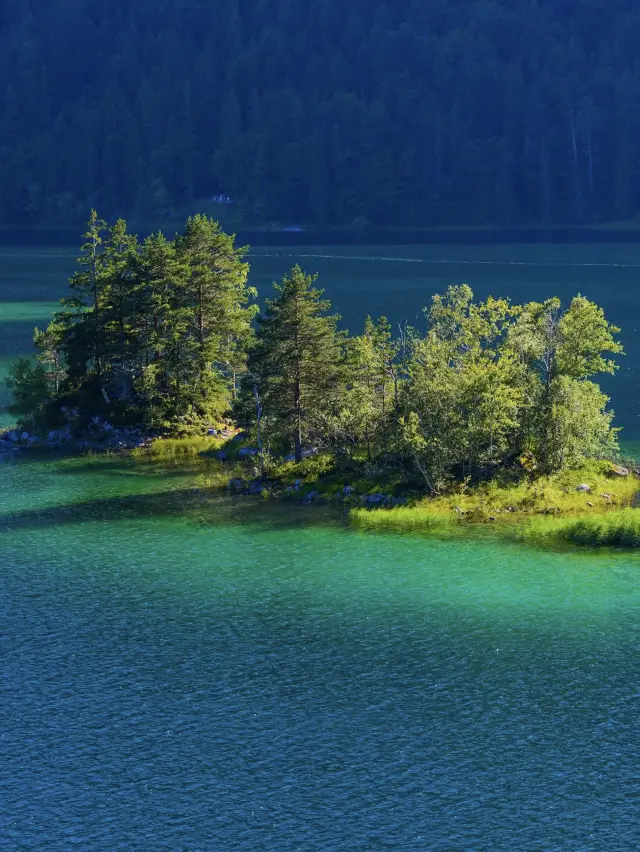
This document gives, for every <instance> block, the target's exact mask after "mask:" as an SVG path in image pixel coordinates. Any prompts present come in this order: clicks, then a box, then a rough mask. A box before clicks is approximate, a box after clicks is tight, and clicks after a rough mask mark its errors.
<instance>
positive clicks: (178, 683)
mask: <svg viewBox="0 0 640 852" xmlns="http://www.w3.org/2000/svg"><path fill="white" fill-rule="evenodd" d="M615 248H616V252H618V251H623V252H627V251H630V249H629V248H628V247H625V246H622V247H618V246H616V247H615ZM498 250H499V247H486V248H485V249H483V251H491V252H494V251H496V252H497V251H498ZM527 250H528V251H531V252H533V251H534V249H533V247H527ZM394 251H395V249H394ZM432 251H434V252H435V249H426V250H425V249H420V253H424V252H432ZM444 251H445V250H444V249H443V250H442V252H443V257H444ZM446 251H447V252H450V251H451V249H447V250H446ZM456 251H457V249H456ZM500 251H502V250H501V249H500ZM504 251H505V252H506V250H504ZM541 251H543V250H541ZM581 251H582V249H581ZM416 252H417V250H410V249H407V250H406V252H405V255H406V257H405V259H404V260H402V261H385V262H384V263H386V264H388V266H384V264H383V262H376V263H374V262H372V261H370V260H363V261H356V260H345V259H344V258H340V259H337V260H336V259H335V258H315V259H314V262H315V263H316V267H315V268H318V269H320V271H321V272H322V275H323V278H324V282H325V285H326V286H327V289H328V291H329V294H330V295H331V297H332V298H335V301H336V303H337V304H338V306H339V308H340V310H342V311H343V312H344V314H345V317H347V319H348V322H349V323H352V322H355V320H358V321H360V317H359V310H360V308H361V306H362V304H363V301H364V296H365V294H370V295H372V296H373V297H374V298H375V299H378V300H379V309H380V310H381V311H384V312H386V313H388V314H390V315H392V316H393V317H394V318H395V317H399V316H400V315H402V312H403V311H406V315H410V313H411V311H412V310H413V311H414V313H415V312H416V311H417V310H418V308H419V306H420V304H422V303H423V301H424V300H425V297H428V295H429V293H430V292H432V291H433V290H436V289H441V288H442V285H443V284H444V283H446V282H448V281H451V283H459V280H460V272H461V268H457V267H456V268H452V269H451V270H449V265H448V264H445V263H439V262H438V264H436V263H435V262H432V261H433V257H431V256H430V258H431V259H430V260H429V263H423V262H422V261H423V259H424V258H423V257H422V255H421V256H420V257H418V258H417V259H418V261H419V262H415V263H414V262H413V261H412V260H411V257H414V256H416ZM475 252H480V249H469V250H468V254H469V257H467V256H466V255H465V254H464V252H463V253H462V254H461V255H459V258H461V259H462V260H466V259H471V260H474V262H473V264H471V265H470V266H469V267H468V269H467V271H468V273H469V274H468V275H466V276H465V278H464V279H462V280H465V279H466V280H468V281H469V283H471V284H472V286H474V287H475V288H476V289H477V290H478V292H479V293H480V294H481V295H483V294H484V292H485V290H487V289H488V288H489V281H490V280H491V281H492V282H495V280H496V277H495V276H496V274H497V273H496V268H495V266H494V267H492V274H491V276H489V272H488V271H487V277H486V279H485V278H483V275H484V273H483V270H484V269H485V264H479V263H478V262H477V260H478V258H477V256H476V255H475V254H474V253H475ZM313 253H314V254H316V253H318V252H317V250H314V252H313ZM323 253H324V254H327V253H330V254H334V253H333V252H329V251H327V252H323ZM284 254H286V252H285V253H284ZM358 254H362V252H358ZM534 256H537V257H544V256H545V255H544V251H543V253H542V255H539V254H537V255H534ZM616 256H618V255H616ZM436 259H437V258H436ZM441 259H442V258H441ZM444 259H445V260H446V257H444ZM627 259H629V260H630V259H631V258H627ZM49 260H51V258H49V259H48V260H47V263H48V262H49ZM292 260H293V258H289V257H285V256H283V254H282V253H279V254H268V255H267V254H266V253H263V254H262V255H261V256H260V258H259V259H257V262H256V263H255V265H254V272H253V274H254V276H255V279H256V280H257V281H258V283H259V284H260V285H261V286H262V285H263V284H265V283H266V282H268V281H269V280H270V279H271V278H273V277H279V275H280V274H281V272H282V271H283V270H284V269H286V267H287V266H288V265H290V262H291V261H292ZM69 261H70V258H69V257H68V256H63V255H61V254H60V255H55V256H54V258H53V261H52V262H54V263H55V264H59V273H60V277H62V273H63V272H64V266H65V264H68V263H69ZM22 263H23V266H22V269H23V274H22V277H20V276H19V281H20V286H19V287H17V289H15V287H14V288H13V289H11V287H9V286H8V285H7V277H6V275H7V273H6V272H2V269H3V266H2V260H1V258H0V287H3V288H4V289H2V290H0V295H2V296H3V297H5V303H4V304H2V305H0V311H4V312H5V313H4V317H5V319H4V320H3V322H4V324H3V325H2V327H1V328H0V335H1V336H2V345H3V346H4V349H3V354H4V355H5V356H9V355H11V354H13V353H15V352H16V351H19V350H20V348H22V346H25V347H26V346H28V339H29V337H28V331H29V329H28V324H29V323H30V324H31V325H33V324H34V322H35V321H38V322H39V321H40V313H39V312H40V311H41V307H40V306H41V305H42V303H47V302H48V301H49V300H52V299H54V298H55V295H56V294H55V292H54V285H53V282H51V281H49V280H48V279H47V280H45V279H41V278H40V277H39V275H38V273H37V267H38V265H39V264H43V265H44V264H45V258H44V256H42V257H41V256H39V255H34V256H31V257H28V258H26V260H25V258H24V256H23V261H22ZM305 265H307V266H309V268H313V266H312V264H311V259H310V258H309V262H308V263H305ZM423 267H424V268H423ZM541 268H542V269H544V270H547V271H548V273H549V289H548V292H546V290H545V288H546V283H547V278H546V277H545V278H542V277H538V278H536V279H535V281H537V284H536V283H535V281H534V273H533V272H532V271H531V267H529V266H527V267H526V268H523V269H522V270H520V267H518V268H517V270H516V275H517V276H520V277H516V278H515V279H511V278H507V277H506V276H505V277H503V278H501V281H502V285H503V286H504V288H505V291H506V289H507V287H512V288H513V291H512V292H513V295H514V296H516V295H517V292H519V291H521V292H523V293H524V292H528V291H526V289H525V288H526V287H529V288H530V291H531V295H530V296H527V297H528V298H532V297H534V296H537V297H538V298H541V297H542V296H543V295H550V294H552V293H555V292H557V291H558V286H559V285H560V283H561V282H562V281H563V280H564V278H563V275H564V273H561V270H560V268H559V267H554V268H553V269H552V270H550V271H549V270H548V268H547V267H541ZM56 269H57V266H56ZM563 269H565V267H563ZM349 270H351V274H349ZM384 270H387V272H386V273H385V272H384ZM417 270H422V271H420V272H418V271H417ZM609 273H610V274H611V276H612V277H614V283H615V285H616V286H615V287H613V286H610V287H608V288H607V287H605V286H604V284H602V285H601V288H600V289H601V290H602V298H601V299H600V300H601V301H604V296H606V298H607V299H609V302H610V306H611V310H610V313H613V311H614V310H615V306H616V304H617V301H618V300H619V301H621V305H622V304H624V305H626V306H627V308H626V313H627V314H629V319H631V318H632V317H633V316H634V314H633V311H636V313H635V316H637V311H638V306H637V305H635V301H634V299H635V297H634V291H633V281H634V280H635V278H634V277H632V273H631V272H628V273H625V275H628V276H629V277H628V278H627V277H625V275H622V273H616V272H611V270H610V268H609V267H607V272H606V274H607V275H609ZM385 274H386V275H387V278H385V277H384V276H385ZM571 274H572V273H569V272H567V276H569V277H570V275H571ZM576 274H577V273H576ZM11 275H16V271H15V267H14V268H13V272H12V273H11ZM536 275H538V273H536ZM541 275H542V273H540V276H541ZM546 275H547V273H546V272H545V276H546ZM590 275H593V276H596V273H595V272H589V273H587V274H585V280H584V282H583V285H581V289H582V291H583V292H585V293H586V294H587V295H590V292H589V291H588V290H587V287H592V288H593V289H594V290H595V289H596V278H595V277H593V278H590V277H589V276H590ZM603 275H604V273H603ZM616 275H620V276H621V277H619V278H617V279H615V276H616ZM528 276H531V278H530V279H529V280H528V283H527V279H528ZM633 276H635V272H634V273H633ZM12 280H13V279H12ZM55 280H56V284H55V287H57V286H58V283H57V282H58V280H59V279H58V273H56V276H55ZM604 280H605V278H604V277H603V278H602V279H601V281H602V282H604ZM385 281H386V282H387V283H386V285H385ZM508 282H511V283H508ZM576 283H577V282H576V281H575V280H573V279H572V280H567V281H565V284H566V288H567V292H573V291H574V290H575V289H577V287H576V286H575V284H576ZM5 285H7V286H6V287H5ZM16 286H17V285H16ZM385 288H386V289H385ZM483 288H484V289H483ZM492 291H493V292H494V293H496V295H498V293H497V292H496V291H495V290H492ZM534 291H535V292H534ZM385 294H386V295H385ZM591 295H593V293H591ZM7 302H10V305H9V306H7ZM634 305H635V307H634ZM30 306H31V307H30ZM31 309H32V310H33V314H32V315H30V316H27V317H26V318H25V314H28V312H29V310H31ZM10 311H13V312H14V315H13V318H8V319H7V317H10ZM374 311H375V312H377V310H375V308H374ZM620 313H625V311H624V310H621V311H620ZM612 318H614V317H613V316H612ZM620 319H621V322H622V319H623V318H622V317H621V318H620ZM627 325H628V326H629V323H627ZM628 340H629V341H630V342H631V343H633V340H632V337H629V338H628ZM630 358H631V356H630ZM626 369H627V370H629V369H630V368H628V367H627V368H626ZM625 375H626V379H625V378H624V376H625ZM622 379H624V380H625V381H626V382H627V385H626V387H627V389H628V395H629V398H630V400H631V397H632V395H633V384H632V382H633V378H632V374H631V373H627V374H624V375H623V376H621V380H622ZM636 399H637V395H636ZM636 404H637V403H636V401H635V399H634V400H631V401H630V402H629V405H628V411H629V412H633V411H634V410H635V409H634V406H635V405H636ZM625 425H626V423H625ZM206 464H207V463H206V462H200V463H192V464H189V465H171V464H164V465H148V464H141V463H137V464H134V463H132V462H129V461H127V460H126V459H115V460H108V459H97V460H91V459H76V460H53V459H49V460H47V459H40V460H36V459H33V460H27V461H22V462H17V461H16V462H10V463H4V464H2V465H0V568H1V571H0V675H1V681H0V683H1V686H0V690H1V691H0V711H1V712H0V749H1V752H0V753H1V755H2V763H1V764H0V802H1V803H2V805H1V807H0V849H2V850H4V849H7V850H34V849H43V850H47V852H49V850H52V852H67V850H70V849H80V850H83V852H84V850H91V852H94V850H95V852H113V850H118V849H123V850H124V849H127V850H136V852H138V850H139V852H151V850H153V852H156V850H167V852H169V850H171V852H174V850H183V852H186V850H189V852H196V851H197V852H208V850H243V849H246V850H251V852H253V850H264V852H272V850H287V852H288V850H301V852H307V850H309V852H312V851H313V852H315V850H318V852H321V851H322V852H334V850H335V852H343V850H356V852H377V850H391V849H393V850H403V852H404V850H410V852H413V850H416V852H417V850H437V852H441V850H447V852H448V851H449V850H451V852H453V850H455V852H471V851H472V850H473V852H476V850H477V852H481V850H482V852H484V850H491V852H494V850H497V852H513V850H541V852H542V850H544V852H555V850H558V851H559V850H562V852H565V850H567V852H568V850H576V852H578V850H579V852H601V850H602V852H609V851H610V850H611V852H616V850H620V852H622V850H625V852H627V850H630V849H635V848H637V847H638V845H639V841H640V829H639V827H638V819H637V793H638V786H637V782H638V771H637V751H638V742H639V737H638V735H639V733H640V731H639V730H638V727H639V723H638V719H639V712H638V711H639V706H638V703H639V702H638V699H639V693H638V682H639V674H640V671H639V669H640V666H639V665H638V639H637V623H638V617H639V615H640V593H639V582H638V570H639V567H640V564H639V562H638V558H639V557H637V556H636V554H634V553H630V554H626V553H613V552H610V553H595V552H589V551H587V552H584V551H581V552H577V551H576V552H573V551H566V552H562V553H554V552H547V551H536V550H532V549H528V548H524V547H517V548H516V547H511V546H507V545H504V544H503V543H497V542H493V541H483V542H478V541H472V540H466V539H456V540H453V541H440V540H438V539H436V538H419V537H411V536H379V535H372V534H363V533H360V532H355V531H353V530H351V529H349V528H348V527H347V526H346V525H345V524H344V522H343V520H342V519H341V518H340V516H339V514H338V515H334V514H331V513H329V512H325V513H322V512H319V511H318V510H317V509H315V508H314V507H291V508H283V507H281V506H270V505H267V506H263V505H262V504H258V505H257V506H256V507H253V506H252V505H251V504H248V503H246V502H240V503H237V504H234V503H233V502H232V501H231V500H228V499H227V498H225V497H214V498H213V499H212V498H211V496H210V495H208V494H207V492H206V489H205V485H206V475H207V467H206Z"/></svg>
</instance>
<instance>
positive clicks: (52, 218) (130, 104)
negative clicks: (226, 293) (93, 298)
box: [0, 0, 640, 226]
mask: <svg viewBox="0 0 640 852" xmlns="http://www.w3.org/2000/svg"><path fill="white" fill-rule="evenodd" d="M639 43H640V10H639V9H638V6H637V3H634V2H633V0H583V2H580V3H578V2H576V0H394V2H393V3H388V4H386V5H385V4H384V3H382V2H380V0H352V2H349V3H345V2H343V0H316V2H313V3H309V2H307V0H159V1H158V2H155V3H150V2H148V0H110V2H109V3H101V4H95V3H90V2H89V0H11V2H5V3H2V4H1V5H0V89H1V91H2V98H1V99H0V170H1V173H0V224H5V225H14V226H15V225H19V226H30V225H35V224H38V223H45V224H64V223H68V224H73V225H75V224H76V223H77V222H79V221H80V220H81V219H83V218H84V213H85V211H86V210H87V209H88V208H89V207H90V206H91V205H94V206H97V207H98V208H99V209H100V210H102V211H104V212H105V213H106V214H107V215H109V216H118V215H128V216H133V217H135V218H136V219H137V220H138V221H154V222H157V221H161V220H170V219H171V218H172V217H174V216H176V215H181V212H184V211H185V209H188V210H190V212H197V210H198V209H199V205H200V206H201V205H202V203H203V201H204V200H206V199H211V198H212V197H213V196H215V195H224V196H229V197H230V199H232V200H233V201H234V202H235V204H234V208H233V209H234V212H235V214H236V216H237V220H238V221H243V222H245V223H248V224H260V223H271V222H274V223H280V224H292V223H301V224H314V225H317V226H328V225H331V226H334V225H350V224H353V223H354V222H355V223H356V224H360V225H364V224H366V222H371V223H373V224H376V225H398V226H402V225H415V226H429V225H435V224H441V225H442V224H449V225H451V224H468V225H485V224H495V225H514V224H525V225H531V226H538V225H541V224H542V225H545V224H559V223H572V224H573V223H593V222H604V221H622V220H630V219H632V218H633V217H635V216H636V215H637V214H638V213H640V156H639V154H640V143H639V141H638V140H640V109H639V108H638V107H639V106H640V65H639V64H638V61H637V46H638V44H639Z"/></svg>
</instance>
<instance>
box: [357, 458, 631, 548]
mask: <svg viewBox="0 0 640 852" xmlns="http://www.w3.org/2000/svg"><path fill="white" fill-rule="evenodd" d="M607 469H608V466H607V464H606V463H594V464H592V465H589V466H586V467H584V468H582V469H580V470H575V471H562V472H561V473H558V474H555V475H553V476H549V477H540V478H539V479H537V480H534V481H523V482H520V483H517V484H515V485H507V486H505V485H500V484H498V483H496V482H492V483H488V484H486V485H482V486H479V487H477V488H474V489H472V490H470V491H468V492H467V493H460V492H459V493H457V494H449V495H446V496H441V497H435V498H425V499H423V500H421V501H420V502H419V503H416V504H414V505H412V506H406V507H395V508H392V509H380V510H371V509H365V508H355V509H354V510H353V511H352V513H351V519H352V522H353V523H354V524H355V525H356V526H358V527H360V528H363V529H370V530H380V531H392V530H395V531H398V532H403V531H404V532H420V531H425V532H426V531H430V530H432V531H436V530H444V529H451V528H453V527H460V528H462V527H471V526H473V525H474V524H476V525H477V524H487V523H491V524H493V528H494V529H495V531H496V532H497V533H498V534H505V535H508V536H509V537H515V538H517V539H519V540H530V541H533V540H536V539H537V540H547V541H551V540H556V541H565V542H575V543H578V544H636V543H638V541H640V511H637V510H635V509H631V508H629V506H630V505H631V503H632V501H633V499H634V497H635V495H636V494H637V493H638V491H639V490H640V483H639V481H638V479H637V477H636V476H635V475H633V474H631V475H629V476H628V477H624V478H623V477H616V478H611V476H608V475H607V473H606V471H607ZM582 484H584V485H588V486H589V487H590V489H591V490H590V491H589V492H582V491H577V490H576V489H577V487H578V486H579V485H582Z"/></svg>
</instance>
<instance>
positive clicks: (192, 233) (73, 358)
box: [16, 211, 255, 435]
mask: <svg viewBox="0 0 640 852" xmlns="http://www.w3.org/2000/svg"><path fill="white" fill-rule="evenodd" d="M244 255H245V249H236V248H235V246H234V238H233V237H231V236H229V235H227V234H224V233H223V232H222V231H221V230H220V228H219V226H218V225H217V223H216V222H214V221H213V220H210V219H208V218H206V217H204V216H198V217H195V218H193V219H190V220H189V222H188V223H187V227H186V229H185V232H184V234H182V235H180V236H178V237H177V238H176V239H175V240H173V241H170V240H167V239H166V238H165V237H164V236H163V235H162V234H154V235H152V236H150V237H148V238H147V239H146V240H145V241H144V243H142V244H140V243H139V242H138V240H137V238H136V237H135V235H132V234H130V233H128V231H127V226H126V223H125V222H124V221H122V220H119V221H118V222H116V223H115V224H114V225H113V226H112V227H110V228H107V227H106V225H105V223H104V222H103V221H102V220H100V219H99V218H98V216H97V214H96V213H95V211H94V212H92V213H91V217H90V219H89V222H88V228H87V232H86V234H85V242H84V244H83V246H82V250H81V255H80V258H79V266H80V269H79V271H78V272H77V273H76V274H75V275H74V276H73V278H72V279H71V282H70V285H71V291H72V293H71V296H70V297H68V298H66V299H63V300H62V304H63V310H61V311H60V312H59V313H57V314H56V316H55V317H54V320H53V322H52V323H51V324H50V325H49V326H48V328H47V329H46V330H45V331H40V330H36V332H35V336H34V342H35V345H36V347H37V349H38V350H39V353H38V356H37V358H38V361H39V362H40V364H41V365H42V370H43V371H44V372H45V373H46V378H47V382H48V384H49V388H48V395H47V403H48V410H49V412H50V413H51V416H52V417H53V418H54V419H55V417H56V416H57V415H56V412H59V411H60V410H61V409H62V408H63V407H67V408H69V407H72V408H73V409H77V411H78V418H79V422H80V423H82V422H83V421H84V422H85V423H86V422H88V420H90V419H91V418H92V417H93V416H96V415H99V416H103V417H105V418H107V419H108V420H110V421H111V422H112V423H117V424H119V425H135V426H141V427H143V428H145V429H147V430H150V429H157V430H161V431H169V432H172V433H175V434H184V435H187V434H192V433H194V432H197V431H201V430H202V427H203V425H207V424H210V423H212V422H214V421H215V420H217V418H218V417H220V415H221V414H222V413H223V412H224V411H226V410H227V409H228V408H229V405H230V403H231V400H232V399H233V397H234V396H235V393H236V384H237V377H238V375H239V374H241V373H242V371H243V370H244V369H245V366H246V354H247V347H248V345H249V342H250V340H251V336H252V328H251V322H252V319H253V317H254V315H255V307H254V306H253V305H252V304H251V302H252V300H253V299H254V297H255V291H254V290H253V289H252V288H250V287H249V286H248V285H247V265H246V263H244V261H243V258H244ZM21 369H22V372H23V373H24V368H21ZM26 381H27V375H26V373H25V374H24V375H21V382H22V383H23V384H24V383H26ZM16 404H17V403H16ZM23 406H24V404H23Z"/></svg>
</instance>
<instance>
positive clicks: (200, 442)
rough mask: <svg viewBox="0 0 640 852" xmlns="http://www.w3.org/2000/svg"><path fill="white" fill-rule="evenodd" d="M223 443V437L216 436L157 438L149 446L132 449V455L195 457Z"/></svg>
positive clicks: (221, 445) (161, 457) (216, 448)
mask: <svg viewBox="0 0 640 852" xmlns="http://www.w3.org/2000/svg"><path fill="white" fill-rule="evenodd" d="M224 443H225V441H224V439H223V438H218V437H216V436H196V437H190V438H159V439H157V440H155V441H153V443H152V444H151V445H150V446H149V447H143V448H140V449H137V450H133V455H134V457H135V456H141V457H145V458H151V459H167V458H196V457H197V456H206V455H211V454H213V453H215V452H216V451H217V450H219V449H221V447H223V446H224Z"/></svg>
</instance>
